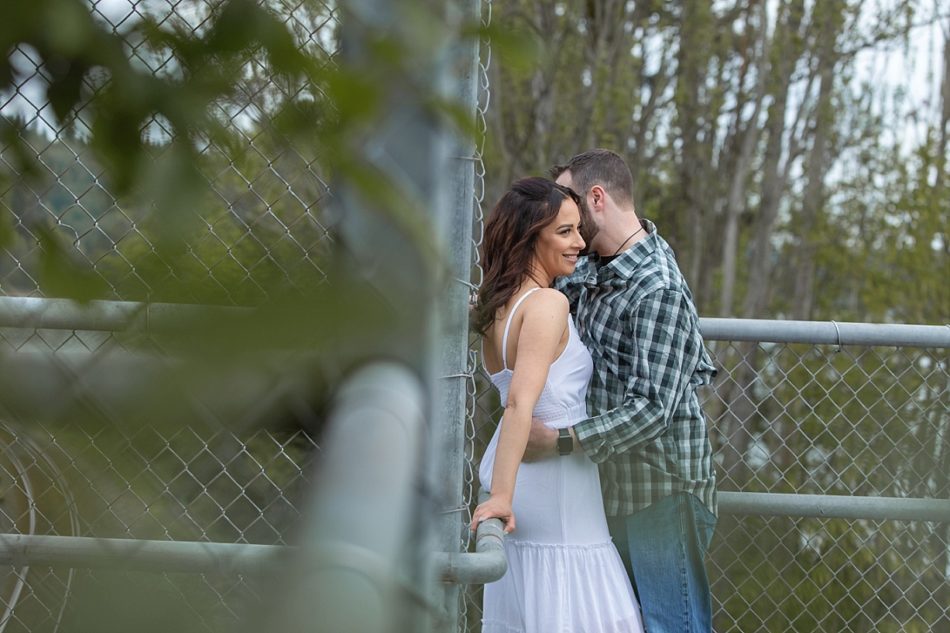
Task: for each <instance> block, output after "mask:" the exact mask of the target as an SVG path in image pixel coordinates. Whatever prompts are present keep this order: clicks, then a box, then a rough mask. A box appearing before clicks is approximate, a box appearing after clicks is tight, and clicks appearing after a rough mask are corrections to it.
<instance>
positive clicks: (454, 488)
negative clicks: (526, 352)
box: [432, 0, 481, 631]
mask: <svg viewBox="0 0 950 633" xmlns="http://www.w3.org/2000/svg"><path fill="white" fill-rule="evenodd" d="M460 9H461V11H460V14H459V15H458V19H459V20H462V21H464V22H465V23H468V24H478V23H479V16H480V14H481V1H480V0H464V1H463V2H461V3H460ZM478 63H479V40H478V38H476V37H471V38H468V39H466V40H463V41H458V42H456V43H455V45H454V46H453V48H452V67H453V68H455V69H457V70H456V72H457V73H458V74H457V76H456V77H454V82H453V84H454V85H453V86H452V89H451V92H450V95H454V96H455V98H458V99H459V105H461V107H462V108H464V111H465V113H466V116H470V117H471V119H472V121H473V122H474V120H475V110H476V107H477V105H478V70H479V67H478ZM475 150H476V140H475V139H474V138H466V137H463V136H460V135H456V137H455V138H454V139H453V144H452V158H451V162H450V163H448V169H449V174H448V176H449V181H450V183H451V187H452V191H451V193H452V198H451V204H449V205H446V207H445V208H444V212H443V213H442V214H441V215H442V217H441V219H440V221H438V222H437V224H436V225H437V227H438V230H439V237H440V241H441V243H442V245H443V250H444V253H445V256H446V258H447V260H448V265H449V270H448V276H449V281H448V284H447V287H446V288H445V290H444V292H443V293H442V296H441V301H440V308H441V309H440V314H441V326H442V327H441V332H440V339H439V349H440V354H439V377H440V381H439V384H438V390H437V396H436V408H435V412H434V413H435V416H436V417H435V424H434V425H433V426H434V428H433V433H435V434H436V436H435V438H434V442H433V445H434V447H435V448H437V450H438V459H436V460H433V464H434V465H435V466H436V467H435V468H434V470H433V473H432V482H433V485H434V490H435V493H436V498H437V499H439V500H440V503H441V506H442V507H441V508H440V510H441V512H440V516H439V523H438V528H437V529H438V544H437V547H438V550H439V551H440V552H449V553H451V552H458V551H460V550H461V549H463V546H464V545H465V542H464V539H463V534H464V530H465V526H464V525H463V523H464V518H465V517H466V516H467V513H466V512H465V503H466V500H465V498H464V495H463V489H462V488H463V481H464V478H463V468H464V467H465V460H466V456H465V420H466V418H467V407H468V403H467V399H468V384H469V381H470V380H471V379H472V377H471V375H470V374H471V369H470V368H469V349H468V347H469V337H468V309H469V297H470V290H469V289H470V285H469V282H468V279H469V277H470V275H471V266H472V216H473V213H472V210H473V205H474V186H475V162H474V159H475ZM443 591H444V595H443V603H442V604H443V605H444V609H445V612H446V621H447V626H446V627H445V630H447V631H448V630H454V629H456V628H458V620H459V592H460V587H459V585H457V584H454V583H451V584H445V585H443Z"/></svg>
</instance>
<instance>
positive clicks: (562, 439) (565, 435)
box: [557, 429, 574, 457]
mask: <svg viewBox="0 0 950 633" xmlns="http://www.w3.org/2000/svg"><path fill="white" fill-rule="evenodd" d="M573 452H574V438H573V437H571V432H570V431H568V430H567V429H558V430H557V454H558V455H561V456H562V457H563V456H564V455H570V454H571V453H573Z"/></svg>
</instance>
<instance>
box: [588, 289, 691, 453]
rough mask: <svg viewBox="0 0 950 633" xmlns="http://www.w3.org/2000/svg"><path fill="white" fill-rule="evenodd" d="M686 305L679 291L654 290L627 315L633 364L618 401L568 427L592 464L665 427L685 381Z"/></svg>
mask: <svg viewBox="0 0 950 633" xmlns="http://www.w3.org/2000/svg"><path fill="white" fill-rule="evenodd" d="M692 315H693V310H692V308H691V304H690V303H689V300H688V299H687V297H686V296H684V295H683V293H682V292H679V291H675V290H658V291H656V292H653V293H651V294H649V295H647V296H646V297H644V298H643V299H642V300H641V301H640V302H639V303H638V304H637V305H636V307H635V308H634V309H633V314H631V315H630V321H629V323H630V325H629V329H630V332H629V335H630V336H632V337H633V339H634V342H635V345H636V348H637V349H636V359H635V361H634V366H633V367H631V368H629V369H630V375H629V377H628V379H627V381H626V384H625V390H624V399H623V403H622V404H621V405H620V406H618V407H616V408H614V409H611V410H609V411H607V412H605V413H603V414H601V415H597V416H594V417H592V418H589V419H587V420H583V421H581V422H578V423H577V424H575V425H574V427H573V429H574V432H575V434H576V436H577V440H578V441H579V442H580V445H581V447H582V448H583V449H584V452H586V453H587V455H588V456H590V458H591V459H592V460H593V461H594V462H597V463H600V462H603V461H605V460H607V459H609V458H610V457H611V456H613V455H615V454H618V453H624V452H627V451H629V450H630V449H632V448H633V447H635V446H638V445H641V444H644V443H646V442H649V441H651V440H653V439H655V438H656V437H657V436H658V435H660V434H661V433H663V431H665V430H666V429H667V427H668V426H669V422H670V416H671V415H672V413H673V411H674V410H675V409H676V406H677V405H678V404H679V402H680V400H681V398H682V397H683V393H684V390H685V389H686V387H687V385H688V384H689V380H690V376H689V375H688V373H690V372H692V371H693V369H694V365H695V362H696V360H695V358H692V356H693V355H694V354H695V350H692V353H690V352H691V350H689V347H690V343H691V334H692V328H693V327H695V324H694V320H693V317H692Z"/></svg>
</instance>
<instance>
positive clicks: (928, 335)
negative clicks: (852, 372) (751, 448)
mask: <svg viewBox="0 0 950 633" xmlns="http://www.w3.org/2000/svg"><path fill="white" fill-rule="evenodd" d="M699 327H700V330H701V331H702V333H703V338H704V339H706V340H707V341H745V342H750V343H810V344H813V345H838V346H841V345H864V346H869V347H873V346H889V347H890V346H893V347H938V348H947V347H950V325H904V324H898V323H839V322H837V321H781V320H771V319H720V318H709V317H704V318H701V319H700V320H699Z"/></svg>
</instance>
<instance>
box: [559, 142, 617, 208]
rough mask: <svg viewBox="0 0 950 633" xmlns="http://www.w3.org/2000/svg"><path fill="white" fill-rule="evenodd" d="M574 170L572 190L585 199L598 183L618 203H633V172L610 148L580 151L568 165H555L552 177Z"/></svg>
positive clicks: (572, 172)
mask: <svg viewBox="0 0 950 633" xmlns="http://www.w3.org/2000/svg"><path fill="white" fill-rule="evenodd" d="M565 171H570V172H571V185H572V189H574V191H576V192H577V193H579V194H580V196H581V198H585V197H586V196H587V192H588V191H590V188H591V187H593V186H594V185H600V186H601V187H603V188H604V190H605V191H606V192H607V193H609V194H610V197H611V198H613V199H614V200H615V201H616V202H617V204H631V205H632V204H633V175H632V174H631V173H630V168H629V167H627V163H626V162H625V161H624V160H623V158H621V157H620V156H619V155H618V154H616V153H614V152H612V151H610V150H609V149H592V150H590V151H587V152H583V153H582V154H578V155H577V156H575V157H574V158H572V159H571V160H569V161H567V163H566V164H564V165H555V166H554V167H552V168H551V172H550V173H551V178H553V179H555V180H556V179H557V178H558V176H560V175H561V174H563V173H564V172H565Z"/></svg>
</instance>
